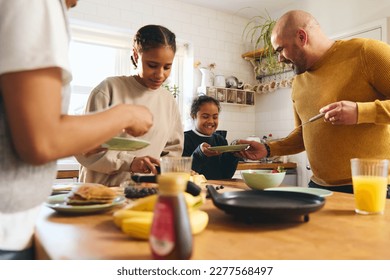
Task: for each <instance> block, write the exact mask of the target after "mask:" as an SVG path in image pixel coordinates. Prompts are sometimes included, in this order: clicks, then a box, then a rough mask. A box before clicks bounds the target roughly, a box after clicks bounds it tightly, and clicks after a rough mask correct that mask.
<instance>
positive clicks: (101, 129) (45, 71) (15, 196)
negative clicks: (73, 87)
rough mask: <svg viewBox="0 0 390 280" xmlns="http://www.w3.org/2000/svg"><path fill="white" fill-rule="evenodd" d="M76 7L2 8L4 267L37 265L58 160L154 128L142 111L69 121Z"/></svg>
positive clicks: (44, 0) (127, 108)
mask: <svg viewBox="0 0 390 280" xmlns="http://www.w3.org/2000/svg"><path fill="white" fill-rule="evenodd" d="M76 3H77V1H76V0H66V1H53V0H41V1H24V0H13V1H7V0H0V13H1V16H0V38H1V42H2V43H1V48H0V178H1V179H0V259H33V258H34V249H33V246H32V238H33V233H34V226H35V222H36V219H37V216H38V212H39V210H40V208H41V205H42V203H43V202H45V201H46V199H47V198H48V196H49V195H50V193H51V191H52V184H53V183H54V180H55V177H56V172H57V171H56V159H59V158H63V157H68V156H71V155H74V154H79V153H86V152H88V151H89V150H91V149H94V148H96V147H98V146H100V144H101V143H103V142H104V141H106V140H108V139H110V138H111V137H113V136H114V135H116V134H118V133H119V132H121V131H122V130H123V129H124V130H125V131H126V133H129V134H131V135H134V136H140V135H143V134H145V133H146V132H147V131H148V129H149V128H150V127H151V126H152V124H153V119H152V114H151V113H150V112H149V110H148V109H146V108H145V107H143V106H131V105H119V106H113V107H112V108H110V109H109V110H106V111H104V112H101V113H97V114H90V115H87V116H70V115H66V112H67V106H68V103H67V101H66V100H69V97H70V96H69V94H70V92H69V91H66V90H64V89H66V88H67V87H68V86H69V83H70V80H71V78H72V76H71V73H70V68H69V61H68V43H69V35H68V32H67V30H68V26H67V18H66V10H67V8H70V7H71V6H75V5H76Z"/></svg>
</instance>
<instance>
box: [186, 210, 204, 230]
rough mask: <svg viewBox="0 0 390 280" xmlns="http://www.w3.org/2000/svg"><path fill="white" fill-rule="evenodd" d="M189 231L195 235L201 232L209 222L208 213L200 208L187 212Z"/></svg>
mask: <svg viewBox="0 0 390 280" xmlns="http://www.w3.org/2000/svg"><path fill="white" fill-rule="evenodd" d="M189 218H190V224H191V231H192V234H194V235H196V234H199V233H201V232H202V231H203V230H204V229H205V228H206V226H207V224H208V223H209V215H208V214H207V213H206V212H205V211H202V210H195V211H191V212H190V213H189Z"/></svg>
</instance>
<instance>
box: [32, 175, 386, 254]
mask: <svg viewBox="0 0 390 280" xmlns="http://www.w3.org/2000/svg"><path fill="white" fill-rule="evenodd" d="M207 184H211V185H214V186H221V185H222V186H223V189H220V190H218V191H219V192H221V191H222V192H226V191H237V190H245V189H247V187H246V185H245V184H244V183H243V182H242V181H241V180H238V179H232V180H223V181H208V182H207ZM202 188H203V191H205V186H202ZM118 209H120V207H118V208H115V209H112V210H110V211H108V212H104V213H96V214H89V215H64V214H60V213H57V212H56V211H54V210H52V209H51V208H49V207H46V206H45V207H43V209H42V211H41V214H40V217H39V220H38V223H37V226H36V234H35V246H36V253H37V255H36V257H37V259H56V260H61V259H73V260H82V259H86V260H102V259H103V260H123V259H127V260H128V259H137V260H144V259H151V251H150V248H149V243H148V242H147V241H145V240H136V239H133V238H130V237H129V236H127V235H126V234H124V233H123V232H122V231H121V230H120V229H119V228H118V227H116V226H115V225H114V223H113V217H112V215H113V212H114V211H116V210H118ZM201 209H202V210H204V211H206V212H207V213H208V215H209V223H208V225H207V227H206V229H205V230H204V231H203V232H201V233H200V234H198V235H195V236H194V238H193V253H192V257H191V259H197V260H237V259H238V260H256V259H267V260H345V259H347V260H380V259H382V260H383V259H387V260H388V259H390V201H389V200H387V201H386V209H385V213H384V214H383V215H360V214H356V213H355V211H354V197H353V195H352V194H345V193H339V192H333V194H332V195H330V196H328V197H326V198H325V204H324V207H323V208H321V209H320V210H318V211H316V212H314V213H311V214H310V215H309V217H310V219H309V221H308V222H304V221H303V220H294V221H272V220H270V221H266V222H264V221H263V222H261V221H260V222H259V221H256V222H252V223H248V222H247V221H243V220H240V219H237V218H235V217H233V216H231V215H228V214H226V213H225V212H223V211H222V210H220V209H218V208H216V207H215V206H214V204H213V202H212V201H211V199H206V202H205V203H204V204H203V205H202V206H201Z"/></svg>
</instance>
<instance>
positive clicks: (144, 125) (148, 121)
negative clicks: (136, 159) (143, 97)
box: [125, 105, 153, 136]
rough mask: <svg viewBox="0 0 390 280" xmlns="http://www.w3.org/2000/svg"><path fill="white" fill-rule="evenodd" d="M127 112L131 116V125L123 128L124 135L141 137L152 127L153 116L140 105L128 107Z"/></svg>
mask: <svg viewBox="0 0 390 280" xmlns="http://www.w3.org/2000/svg"><path fill="white" fill-rule="evenodd" d="M128 106H131V108H129V112H130V113H131V114H132V116H131V118H130V119H131V121H132V122H131V124H130V125H129V126H128V127H126V128H125V131H126V133H128V134H130V135H132V136H142V135H144V134H145V133H146V132H148V131H149V129H150V128H151V127H152V125H153V115H152V114H151V113H150V111H149V109H148V108H146V107H145V106H141V105H128Z"/></svg>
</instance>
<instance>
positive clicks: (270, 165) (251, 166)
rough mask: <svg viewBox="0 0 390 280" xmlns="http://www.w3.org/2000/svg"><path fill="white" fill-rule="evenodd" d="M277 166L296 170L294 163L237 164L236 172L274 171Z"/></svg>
mask: <svg viewBox="0 0 390 280" xmlns="http://www.w3.org/2000/svg"><path fill="white" fill-rule="evenodd" d="M278 166H282V167H284V168H286V169H293V168H297V164H296V163H295V162H286V163H282V162H280V163H264V162H239V163H238V166H237V170H246V169H276V168H277V167H278Z"/></svg>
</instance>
